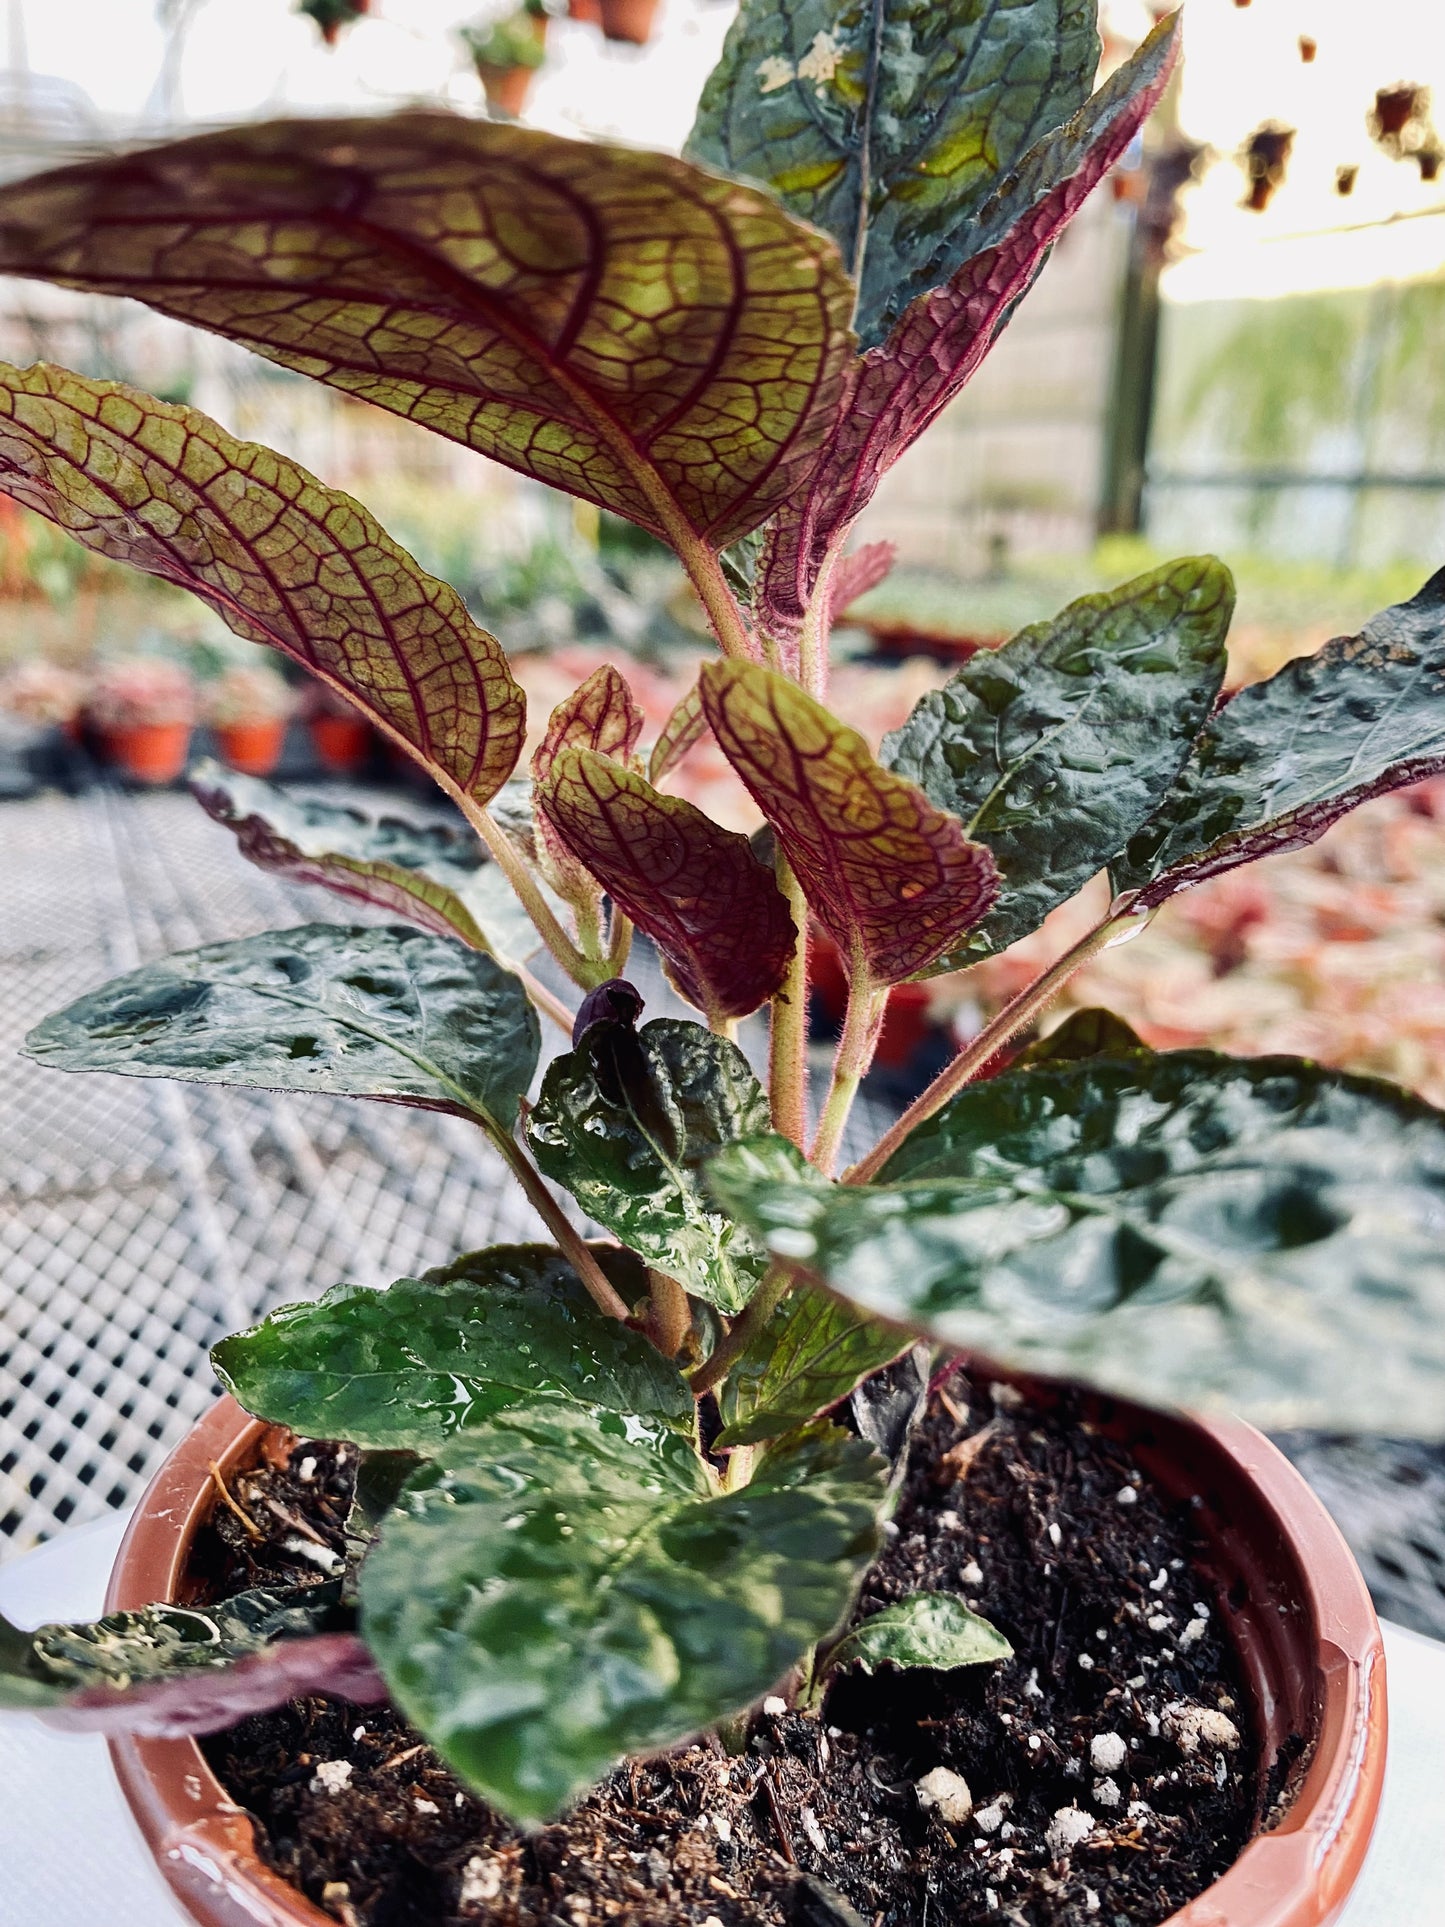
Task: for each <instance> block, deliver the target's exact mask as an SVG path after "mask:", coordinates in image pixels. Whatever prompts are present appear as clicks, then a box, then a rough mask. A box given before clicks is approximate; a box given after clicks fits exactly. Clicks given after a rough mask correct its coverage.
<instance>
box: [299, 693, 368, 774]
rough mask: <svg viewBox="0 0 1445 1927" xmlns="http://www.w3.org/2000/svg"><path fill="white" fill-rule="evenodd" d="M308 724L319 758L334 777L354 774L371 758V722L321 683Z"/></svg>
mask: <svg viewBox="0 0 1445 1927" xmlns="http://www.w3.org/2000/svg"><path fill="white" fill-rule="evenodd" d="M306 727H307V730H308V731H309V733H310V736H311V747H312V748H313V749H314V750H315V751H316V755H317V758H318V760H319V761H320V762H321V763H322V765H323V766H324V767H325V768H326V769H328V770H330V772H331V774H332V775H333V776H355V775H356V774H357V772H358V771H360V770H363V769H365V767H366V765H367V763H368V762H370V760H371V724H370V723H369V722H368V721H367V720H366V718H365V717H364V716H363V715H361V714H360V713H359V712H358V711H357V710H355V709H353V708H352V706H351V704H350V703H348V702H347V701H345V699H344V698H343V697H340V696H337V695H334V694H333V693H332V692H331V691H330V690H329V689H325V688H323V687H321V686H320V685H319V684H318V685H317V686H316V688H315V689H314V690H313V692H312V698H311V703H310V708H309V713H308V715H307V718H306Z"/></svg>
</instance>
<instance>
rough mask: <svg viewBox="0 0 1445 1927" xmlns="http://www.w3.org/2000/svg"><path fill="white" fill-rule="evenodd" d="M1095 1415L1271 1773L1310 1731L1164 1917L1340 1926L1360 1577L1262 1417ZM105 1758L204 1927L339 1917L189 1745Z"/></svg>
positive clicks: (158, 1574)
mask: <svg viewBox="0 0 1445 1927" xmlns="http://www.w3.org/2000/svg"><path fill="white" fill-rule="evenodd" d="M1028 1389H1029V1393H1030V1396H1031V1397H1036V1398H1038V1399H1040V1400H1041V1401H1045V1402H1046V1401H1047V1400H1048V1399H1050V1398H1051V1397H1053V1396H1055V1392H1054V1388H1051V1387H1049V1386H1047V1385H1044V1386H1036V1385H1033V1384H1030V1385H1029V1387H1028ZM1091 1416H1092V1417H1093V1418H1094V1420H1095V1422H1096V1423H1097V1424H1098V1425H1099V1426H1100V1428H1101V1429H1102V1430H1104V1431H1105V1432H1107V1433H1109V1434H1110V1435H1111V1436H1113V1437H1116V1438H1120V1439H1122V1440H1125V1441H1126V1442H1127V1443H1128V1445H1129V1447H1130V1449H1131V1450H1132V1451H1133V1452H1134V1454H1135V1455H1136V1457H1137V1458H1138V1460H1139V1463H1140V1464H1141V1465H1142V1466H1143V1467H1144V1469H1145V1470H1146V1471H1147V1472H1148V1473H1149V1474H1150V1476H1151V1477H1152V1478H1154V1479H1155V1480H1156V1481H1157V1482H1158V1484H1159V1485H1160V1486H1161V1487H1162V1488H1163V1489H1164V1490H1165V1491H1166V1492H1168V1493H1170V1494H1171V1495H1173V1496H1175V1497H1179V1498H1187V1499H1189V1500H1190V1501H1193V1502H1195V1505H1196V1515H1197V1518H1198V1522H1199V1526H1200V1530H1201V1533H1202V1535H1203V1537H1204V1539H1205V1540H1206V1542H1207V1543H1208V1545H1209V1547H1210V1555H1209V1558H1208V1559H1207V1561H1206V1562H1205V1565H1206V1572H1207V1576H1208V1578H1209V1579H1211V1580H1212V1581H1213V1584H1214V1588H1215V1594H1216V1600H1217V1603H1218V1607H1219V1611H1220V1612H1221V1614H1222V1615H1223V1617H1224V1619H1225V1621H1226V1623H1227V1624H1228V1626H1229V1628H1230V1631H1231V1633H1232V1636H1233V1638H1234V1641H1235V1644H1236V1647H1237V1648H1238V1651H1239V1655H1240V1659H1241V1662H1242V1666H1243V1671H1244V1674H1245V1678H1246V1680H1247V1681H1248V1683H1249V1686H1250V1688H1251V1691H1252V1697H1253V1702H1254V1704H1253V1708H1252V1717H1253V1721H1254V1726H1255V1731H1256V1733H1257V1735H1258V1737H1259V1739H1260V1742H1261V1767H1260V1772H1261V1784H1262V1782H1263V1777H1264V1776H1265V1775H1267V1773H1268V1771H1269V1769H1270V1766H1271V1764H1272V1763H1273V1762H1274V1760H1275V1757H1276V1755H1277V1753H1278V1750H1279V1748H1280V1747H1281V1746H1282V1745H1283V1744H1284V1743H1285V1742H1286V1741H1288V1740H1289V1739H1290V1738H1291V1736H1292V1735H1304V1736H1306V1737H1307V1738H1310V1739H1312V1740H1313V1746H1312V1748H1310V1749H1308V1750H1307V1752H1306V1754H1305V1756H1304V1759H1303V1761H1302V1762H1301V1763H1300V1764H1299V1765H1298V1766H1297V1767H1296V1768H1295V1770H1294V1775H1293V1777H1292V1778H1290V1779H1289V1780H1288V1781H1287V1784H1288V1785H1289V1787H1290V1790H1291V1791H1292V1792H1293V1794H1294V1799H1293V1804H1292V1805H1291V1806H1290V1808H1289V1811H1288V1812H1287V1813H1286V1814H1285V1816H1284V1818H1283V1820H1282V1821H1281V1823H1280V1824H1279V1825H1278V1826H1277V1827H1276V1828H1275V1829H1274V1830H1273V1831H1272V1832H1270V1833H1264V1834H1259V1835H1257V1836H1256V1837H1255V1838H1254V1839H1253V1840H1252V1841H1251V1842H1250V1843H1249V1845H1248V1846H1247V1847H1246V1848H1245V1850H1244V1852H1243V1853H1242V1854H1241V1855H1240V1857H1239V1859H1238V1860H1237V1861H1236V1862H1235V1864H1234V1865H1233V1866H1232V1867H1231V1868H1230V1869H1229V1871H1228V1873H1226V1874H1225V1875H1224V1876H1223V1877H1222V1878H1221V1879H1220V1880H1217V1881H1216V1882H1215V1883H1214V1885H1213V1886H1212V1887H1210V1888H1208V1889H1207V1890H1206V1891H1205V1892H1204V1893H1202V1894H1200V1895H1199V1897H1198V1898H1197V1899H1196V1900H1193V1901H1191V1902H1190V1903H1189V1905H1188V1906H1187V1907H1185V1908H1183V1909H1182V1911H1180V1912H1179V1913H1177V1914H1175V1915H1173V1916H1172V1917H1171V1920H1170V1921H1169V1923H1168V1924H1167V1927H1329V1923H1330V1922H1332V1921H1333V1920H1334V1919H1335V1918H1336V1916H1337V1914H1338V1913H1339V1910H1340V1908H1341V1907H1342V1906H1343V1905H1344V1902H1345V1899H1346V1897H1347V1895H1348V1894H1349V1891H1350V1888H1351V1887H1352V1886H1353V1885H1354V1882H1355V1879H1356V1876H1357V1875H1358V1873H1359V1870H1360V1866H1361V1864H1362V1862H1363V1860H1364V1857H1365V1849H1366V1847H1367V1846H1368V1845H1369V1840H1370V1833H1371V1830H1372V1828H1373V1827H1374V1824H1375V1814H1376V1810H1377V1808H1378V1806H1379V1801H1380V1788H1381V1784H1382V1781H1383V1779H1384V1771H1385V1737H1386V1717H1385V1657H1384V1648H1383V1645H1382V1644H1381V1640H1380V1628H1379V1625H1378V1623H1377V1621H1376V1619H1375V1614H1374V1610H1373V1608H1372V1607H1371V1605H1370V1597H1369V1594H1368V1593H1367V1592H1366V1590H1365V1584H1364V1581H1363V1580H1362V1579H1361V1577H1360V1574H1359V1570H1358V1568H1357V1567H1356V1565H1355V1562H1354V1560H1353V1559H1352V1558H1351V1556H1350V1553H1349V1549H1348V1548H1347V1547H1346V1545H1345V1543H1344V1540H1343V1539H1342V1538H1341V1537H1340V1535H1339V1532H1338V1530H1337V1529H1336V1527H1335V1525H1334V1522H1333V1521H1332V1520H1331V1519H1330V1517H1329V1514H1328V1513H1327V1512H1326V1511H1325V1509H1324V1507H1323V1506H1322V1505H1321V1504H1320V1502H1319V1500H1318V1499H1317V1498H1316V1497H1315V1495H1314V1493H1313V1492H1311V1490H1310V1488H1309V1487H1308V1486H1307V1485H1306V1484H1305V1482H1304V1480H1303V1479H1302V1478H1301V1477H1300V1475H1299V1473H1298V1472H1296V1471H1295V1469H1294V1467H1293V1466H1292V1465H1290V1463H1289V1461H1288V1460H1287V1459H1285V1458H1284V1457H1282V1456H1281V1454H1280V1453H1279V1452H1277V1451H1276V1450H1275V1448H1274V1447H1273V1446H1272V1445H1271V1444H1270V1443H1269V1441H1268V1440H1267V1439H1265V1438H1263V1437H1261V1435H1260V1434H1259V1433H1258V1432H1256V1431H1255V1430H1254V1429H1253V1427H1252V1426H1248V1425H1245V1424H1242V1423H1241V1422H1240V1421H1238V1420H1236V1419H1210V1420H1193V1419H1186V1418H1171V1417H1162V1416H1161V1415H1159V1414H1158V1413H1154V1412H1146V1411H1143V1410H1142V1409H1141V1408H1139V1407H1138V1406H1133V1405H1128V1404H1125V1403H1122V1402H1120V1401H1117V1400H1113V1399H1099V1400H1097V1401H1095V1402H1094V1409H1093V1413H1092V1415H1091ZM266 1431H267V1427H266V1426H264V1425H262V1424H259V1423H257V1422H256V1421H255V1420H253V1419H249V1418H247V1417H246V1415H245V1413H244V1412H242V1411H241V1409H240V1407H239V1406H238V1405H236V1404H235V1403H234V1402H233V1401H232V1400H230V1399H222V1400H221V1402H220V1403H219V1404H218V1405H217V1406H216V1407H215V1408H214V1409H213V1410H212V1411H211V1412H210V1413H208V1414H207V1416H206V1417H205V1418H204V1419H203V1420H202V1421H201V1423H200V1424H199V1425H198V1426H197V1427H196V1429H195V1430H194V1431H193V1432H192V1433H191V1434H190V1435H189V1437H188V1438H186V1439H185V1440H184V1441H183V1443H182V1444H181V1445H180V1446H178V1447H177V1449H176V1451H175V1452H174V1453H173V1454H172V1455H171V1457H170V1458H169V1459H168V1460H167V1461H166V1463H165V1465H164V1466H162V1468H161V1470H160V1472H159V1473H158V1474H157V1476H156V1479H155V1481H154V1483H153V1484H152V1485H151V1487H150V1490H149V1491H148V1492H147V1493H146V1495H145V1498H144V1499H143V1500H142V1501H141V1504H140V1507H139V1510H138V1511H137V1513H136V1516H135V1518H134V1520H133V1522H132V1524H131V1527H130V1530H129V1531H128V1532H127V1534H126V1536H125V1541H124V1543H123V1544H122V1546H121V1549H120V1553H119V1556H118V1557H117V1560H116V1566H115V1571H114V1573H113V1574H112V1575H111V1582H110V1590H109V1592H108V1594H107V1596H106V1602H105V1603H106V1610H107V1611H108V1612H115V1611H119V1610H121V1609H124V1608H128V1607H135V1606H142V1605H145V1604H147V1603H148V1602H149V1601H152V1600H160V1599H165V1600H175V1599H177V1598H180V1599H181V1600H182V1601H184V1590H183V1589H184V1584H185V1575H186V1568H187V1563H188V1559H189V1554H190V1547H191V1543H192V1541H193V1539H194V1537H195V1534H196V1533H197V1531H198V1530H199V1529H200V1527H201V1526H202V1525H203V1524H204V1523H205V1521H206V1519H207V1517H208V1516H209V1514H210V1512H211V1509H212V1507H213V1506H214V1505H215V1503H216V1494H215V1488H214V1486H213V1485H212V1483H211V1481H210V1478H209V1475H208V1469H207V1468H208V1465H209V1464H210V1463H211V1462H212V1461H214V1462H215V1463H216V1464H218V1465H219V1467H220V1469H221V1471H222V1472H223V1473H229V1472H231V1471H232V1470H237V1469H242V1468H245V1467H248V1466H250V1465H252V1464H254V1463H256V1461H257V1460H258V1459H259V1457H260V1453H261V1446H262V1442H263V1440H264V1438H265V1436H266ZM110 1751H111V1758H112V1759H113V1761H114V1763H115V1768H116V1772H117V1774H118V1776H119V1778H120V1784H121V1788H122V1791H123V1792H124V1794H125V1797H126V1799H127V1800H128V1801H129V1802H130V1806H131V1810H132V1812H133V1813H134V1814H135V1817H136V1819H137V1821H138V1822H139V1824H140V1828H141V1831H142V1833H143V1834H144V1835H145V1837H146V1839H147V1841H148V1842H149V1844H150V1847H151V1850H152V1852H153V1853H154V1854H155V1856H156V1860H157V1862H158V1864H159V1866H160V1869H161V1871H162V1873H163V1874H164V1875H165V1877H166V1879H167V1880H168V1881H169V1882H170V1885H171V1887H172V1888H173V1889H174V1891H175V1893H176V1895H177V1896H178V1898H179V1899H180V1900H181V1902H182V1903H183V1904H184V1906H185V1907H186V1908H188V1909H189V1911H190V1913H191V1915H192V1916H193V1918H194V1919H195V1920H197V1921H199V1922H201V1923H203V1927H334V1923H332V1922H331V1920H330V1917H329V1916H328V1915H326V1914H323V1913H322V1912H321V1911H320V1910H319V1909H318V1908H316V1907H314V1906H312V1904H311V1903H310V1902H309V1901H308V1900H306V1899H305V1898H304V1897H303V1896H302V1895H301V1894H299V1893H298V1892H297V1891H296V1890H295V1889H294V1888H293V1887H291V1886H289V1885H288V1884H287V1883H286V1882H285V1881H283V1880H282V1879H280V1877H279V1876H278V1875H276V1874H274V1873H272V1872H271V1871H270V1869H269V1868H268V1867H266V1866H265V1864H264V1863H263V1862H262V1860H261V1859H260V1857H259V1855H258V1854H257V1852H256V1848H255V1841H254V1836H253V1833H252V1824H251V1821H250V1819H249V1818H248V1817H247V1815H246V1814H245V1813H244V1812H243V1811H242V1810H241V1809H240V1808H238V1807H236V1806H234V1805H233V1804H232V1803H231V1802H230V1801H229V1800H228V1799H227V1797H226V1795H225V1793H224V1791H223V1790H222V1788H221V1786H220V1783H219V1782H218V1781H217V1780H216V1778H215V1776H214V1775H213V1774H212V1772H211V1770H210V1768H209V1767H208V1766H207V1765H206V1762H205V1759H204V1757H203V1756H202V1754H201V1750H200V1748H199V1747H198V1746H197V1745H196V1743H195V1742H194V1741H193V1740H152V1739H134V1738H124V1739H118V1740H113V1741H111V1743H110Z"/></svg>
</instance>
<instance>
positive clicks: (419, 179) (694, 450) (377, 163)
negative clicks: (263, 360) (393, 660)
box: [0, 112, 852, 546]
mask: <svg viewBox="0 0 1445 1927" xmlns="http://www.w3.org/2000/svg"><path fill="white" fill-rule="evenodd" d="M0 272H3V273H10V274H20V275H26V276H30V277H32V278H38V279H41V280H48V281H57V282H59V283H61V284H63V285H66V286H70V287H77V288H84V289H89V290H92V291H96V292H111V293H117V294H125V295H128V296H130V297H131V298H133V299H135V300H140V301H145V302H147V303H149V305H150V306H152V307H154V308H158V309H160V310H161V312H163V313H166V314H171V315H176V316H178V317H179V318H180V319H181V320H184V321H193V322H196V323H198V324H199V325H200V326H202V327H204V328H209V329H210V330H212V332H214V333H216V334H221V335H225V336H227V337H228V338H230V339H231V340H234V341H239V342H242V343H243V344H244V345H245V346H247V347H249V348H253V349H254V350H256V352H257V353H259V354H262V355H265V356H267V357H268V359H270V360H272V361H277V362H280V363H281V364H282V366H283V367H288V368H295V369H297V370H298V371H299V372H301V373H302V374H307V375H310V376H312V377H313V378H315V379H317V380H320V381H325V382H328V383H330V384H331V385H332V386H333V387H336V388H340V389H341V390H342V391H343V392H345V393H347V394H351V395H356V396H359V397H361V398H362V399H364V400H366V401H371V402H375V403H376V404H377V405H378V406H380V407H382V408H387V409H390V410H392V411H393V412H394V413H396V414H399V415H403V416H405V417H406V418H407V419H409V420H411V421H415V422H419V423H421V424H422V425H424V426H426V427H428V428H432V429H435V430H436V431H438V432H439V433H441V434H443V435H447V436H449V437H451V438H452V439H453V440H455V441H459V442H463V443H465V444H466V445H468V446H469V447H472V448H475V449H478V450H480V451H481V452H482V453H483V454H485V455H490V456H492V457H493V458H495V459H496V460H498V461H501V462H504V463H506V464H508V465H509V466H510V467H513V468H518V469H521V470H522V471H523V472H524V473H526V474H530V475H533V476H535V477H536V478H537V479H538V480H539V481H543V482H547V483H550V484H552V485H553V486H554V487H557V488H562V489H566V490H568V491H569V492H570V493H572V494H574V495H581V496H584V497H585V498H586V499H587V500H589V501H592V502H596V503H597V504H599V505H600V506H601V507H603V508H608V509H613V510H615V511H616V512H617V513H618V514H620V515H624V516H626V517H628V518H629V519H630V520H632V521H634V522H637V523H639V524H640V525H641V526H643V527H645V528H649V529H651V530H652V532H653V533H654V534H656V535H658V536H661V537H663V538H664V539H666V537H667V536H668V535H669V533H672V534H674V535H676V534H677V533H678V531H679V529H681V528H686V529H690V530H692V531H695V533H696V534H697V535H699V536H701V537H703V538H704V539H705V540H707V541H709V542H710V543H712V544H713V545H714V546H721V545H722V544H724V543H726V542H730V541H732V540H733V539H734V538H736V537H737V536H739V535H742V534H744V533H745V532H746V531H747V530H749V529H752V528H755V527H757V526H758V525H759V524H760V523H761V522H763V521H764V520H766V518H767V516H768V515H769V514H770V513H771V512H772V510H773V509H774V508H775V507H776V506H777V504H778V503H779V502H780V501H782V500H784V499H785V498H786V497H787V496H788V495H789V494H790V493H791V491H792V490H793V488H795V487H796V486H797V483H798V481H799V479H800V477H801V475H802V474H803V473H805V472H806V470H807V468H808V467H809V466H810V465H811V462H812V459H813V456H814V454H815V452H816V450H817V447H818V445H819V441H820V439H821V437H822V435H823V434H825V433H826V431H827V424H828V419H829V416H830V415H831V412H832V408H833V405H834V402H835V400H836V390H837V384H838V378H839V372H840V369H841V367H842V364H843V360H844V357H845V355H846V353H847V351H848V335H847V326H848V319H849V313H850V310H851V306H852V289H851V286H850V284H849V282H848V280H847V278H846V276H845V275H844V273H843V270H842V266H841V264H840V262H839V261H838V258H837V255H836V253H835V251H834V249H833V247H832V245H831V243H830V242H828V241H827V240H826V239H825V237H824V236H822V235H820V234H816V233H813V232H811V231H810V230H809V229H807V228H805V227H803V226H801V225H800V224H799V223H798V222H796V221H794V220H793V219H792V218H791V217H790V216H789V215H788V214H786V213H785V212H784V210H783V209H782V208H780V207H778V206H777V204H776V203H775V202H773V201H772V200H771V199H770V198H769V197H768V196H766V195H765V194H763V193H761V192H759V191H756V190H753V189H751V188H747V187H743V186H740V185H739V184H737V183H735V182H730V181H722V180H718V179H716V178H715V177H713V176H711V175H708V174H705V173H703V172H702V171H701V170H700V169H698V168H695V167H691V166H689V165H688V164H687V163H686V162H684V161H681V160H677V159H674V158H673V157H671V156H669V155H664V154H650V153H643V152H638V151H635V150H632V149H629V148H626V147H621V146H609V145H606V144H603V143H594V142H587V143H583V142H574V141H567V140H561V139H558V138H557V137H556V136H554V135H550V134H543V133H540V132H537V131H534V130H532V129H528V128H522V127H515V126H505V125H501V124H498V123H494V122H487V121H479V120H468V119H465V118H463V117H461V116H458V115H452V114H440V113H432V112H405V113H401V114H396V115H393V116H390V117H387V118H358V119H350V120H293V121H274V122H271V123H268V124H266V125H253V126H243V127H237V128H232V129H229V130H227V131H225V132H222V133H217V134H203V135H200V136H198V137H195V138H191V139H187V140H181V141H173V142H170V143H168V144H166V145H164V146H160V147H155V148H150V149H148V150H145V151H142V152H138V153H131V154H126V155H120V156H115V157H111V158H107V159H104V160H99V161H92V162H85V163H82V164H81V165H79V166H75V167H68V168H62V169H59V170H57V171H55V172H53V173H50V174H44V175H40V176H37V177H35V178H33V179H31V180H28V181H24V182H20V183H18V184H16V185H15V186H12V187H8V188H6V189H5V190H4V191H3V192H0Z"/></svg>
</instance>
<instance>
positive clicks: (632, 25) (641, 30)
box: [601, 0, 657, 47]
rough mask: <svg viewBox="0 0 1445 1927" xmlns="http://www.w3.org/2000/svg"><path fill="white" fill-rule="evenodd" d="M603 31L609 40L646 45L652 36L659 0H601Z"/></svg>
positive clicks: (640, 45) (635, 45)
mask: <svg viewBox="0 0 1445 1927" xmlns="http://www.w3.org/2000/svg"><path fill="white" fill-rule="evenodd" d="M601 7H602V31H603V33H605V34H606V36H607V38H608V39H609V40H626V41H629V42H630V43H631V44H632V45H633V46H634V47H645V46H646V45H647V43H648V41H649V40H651V38H652V23H653V21H654V20H655V19H656V18H657V0H601Z"/></svg>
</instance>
